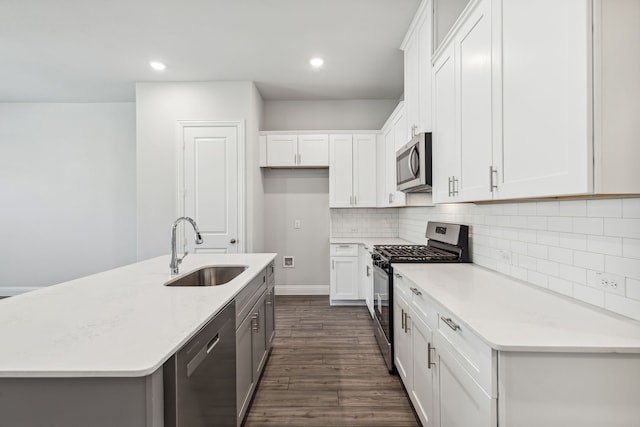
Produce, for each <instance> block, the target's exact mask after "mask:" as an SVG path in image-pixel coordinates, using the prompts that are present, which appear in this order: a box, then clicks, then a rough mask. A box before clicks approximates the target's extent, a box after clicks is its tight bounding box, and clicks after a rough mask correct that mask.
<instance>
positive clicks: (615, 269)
mask: <svg viewBox="0 0 640 427" xmlns="http://www.w3.org/2000/svg"><path fill="white" fill-rule="evenodd" d="M604 271H606V272H608V273H614V274H620V275H622V276H626V277H631V278H633V279H640V259H632V258H622V257H617V256H610V255H606V256H605V259H604Z"/></svg>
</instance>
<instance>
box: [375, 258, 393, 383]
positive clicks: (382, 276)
mask: <svg viewBox="0 0 640 427" xmlns="http://www.w3.org/2000/svg"><path fill="white" fill-rule="evenodd" d="M392 277H393V275H392V274H391V267H388V269H386V270H385V269H384V268H381V267H380V266H378V265H375V264H374V266H373V306H374V313H375V320H376V322H375V323H376V325H375V334H376V341H377V342H378V346H379V347H380V352H381V353H382V357H383V358H384V361H385V363H386V364H387V368H388V369H389V372H393V371H394V364H393V346H392V343H393V324H392V319H393V298H392V295H391V289H392V287H391V286H392V285H393V283H392V280H391V278H392Z"/></svg>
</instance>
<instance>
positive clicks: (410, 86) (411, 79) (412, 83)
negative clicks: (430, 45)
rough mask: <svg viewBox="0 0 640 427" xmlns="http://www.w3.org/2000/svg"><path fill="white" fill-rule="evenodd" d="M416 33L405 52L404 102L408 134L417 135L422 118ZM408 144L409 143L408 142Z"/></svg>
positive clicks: (418, 48) (418, 46)
mask: <svg viewBox="0 0 640 427" xmlns="http://www.w3.org/2000/svg"><path fill="white" fill-rule="evenodd" d="M418 35H419V34H418V32H417V31H414V33H413V34H412V35H411V38H410V39H409V41H408V42H407V45H406V46H405V51H404V102H405V104H404V105H405V109H406V113H407V123H406V125H407V128H406V129H407V134H408V135H410V136H411V137H412V136H413V135H414V133H416V131H417V127H418V123H419V118H420V80H419V79H420V75H419V67H420V45H419V41H418ZM407 142H409V141H408V140H407Z"/></svg>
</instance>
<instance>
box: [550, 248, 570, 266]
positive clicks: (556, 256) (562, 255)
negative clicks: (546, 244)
mask: <svg viewBox="0 0 640 427" xmlns="http://www.w3.org/2000/svg"><path fill="white" fill-rule="evenodd" d="M549 260H551V261H556V262H559V263H561V264H573V251H572V250H571V249H564V248H549Z"/></svg>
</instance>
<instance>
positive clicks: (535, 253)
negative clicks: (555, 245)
mask: <svg viewBox="0 0 640 427" xmlns="http://www.w3.org/2000/svg"><path fill="white" fill-rule="evenodd" d="M527 255H529V256H532V257H534V258H538V259H547V258H548V257H549V248H548V247H547V246H544V245H538V244H535V243H529V244H528V245H527Z"/></svg>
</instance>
